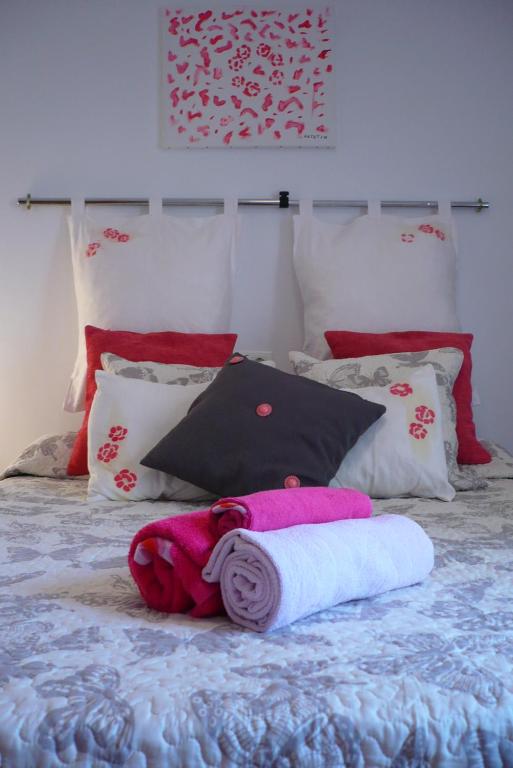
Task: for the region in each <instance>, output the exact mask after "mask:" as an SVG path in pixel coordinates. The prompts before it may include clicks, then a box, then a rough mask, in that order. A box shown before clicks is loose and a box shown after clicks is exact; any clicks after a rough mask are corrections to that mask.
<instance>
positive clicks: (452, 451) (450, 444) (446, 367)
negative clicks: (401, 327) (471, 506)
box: [289, 347, 487, 491]
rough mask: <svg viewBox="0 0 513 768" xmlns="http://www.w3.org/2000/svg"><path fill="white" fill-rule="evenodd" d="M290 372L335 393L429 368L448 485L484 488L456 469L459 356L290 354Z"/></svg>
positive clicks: (470, 473) (445, 351) (451, 352)
mask: <svg viewBox="0 0 513 768" xmlns="http://www.w3.org/2000/svg"><path fill="white" fill-rule="evenodd" d="M289 358H290V361H291V363H292V365H293V368H294V372H295V373H296V374H298V375H300V376H306V377H307V378H311V379H314V380H315V381H320V382H322V383H323V384H328V386H330V387H336V388H337V389H342V388H348V389H354V388H357V387H369V386H380V387H385V386H388V385H390V384H391V383H392V382H393V381H397V380H398V379H401V378H404V377H407V376H408V375H409V373H411V371H413V370H415V369H416V368H422V367H424V366H426V365H432V366H433V368H434V369H435V374H436V383H437V386H438V397H439V398H440V404H441V406H442V430H443V438H444V447H445V457H446V461H447V468H448V472H449V482H450V483H451V485H453V486H454V488H455V489H456V490H457V491H470V490H472V491H474V490H480V489H482V488H486V486H487V483H486V481H485V480H484V479H483V478H482V477H480V476H478V475H477V473H476V472H475V471H474V469H472V468H471V467H459V466H458V464H457V461H456V457H457V455H458V438H457V436H456V405H455V402H454V398H453V396H452V390H453V387H454V382H455V381H456V378H457V376H458V373H459V371H460V368H461V365H462V362H463V353H462V352H461V350H459V349H454V348H453V347H444V348H442V349H430V350H425V351H421V352H400V353H396V354H389V355H369V356H367V357H352V358H347V359H344V360H333V359H332V360H317V359H316V358H314V357H310V356H309V355H306V354H304V353H303V352H290V354H289Z"/></svg>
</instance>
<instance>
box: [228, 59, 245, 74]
mask: <svg viewBox="0 0 513 768" xmlns="http://www.w3.org/2000/svg"><path fill="white" fill-rule="evenodd" d="M228 66H229V67H230V69H232V70H233V71H234V72H238V71H239V70H240V69H242V67H243V66H244V59H241V58H240V56H232V58H231V59H228Z"/></svg>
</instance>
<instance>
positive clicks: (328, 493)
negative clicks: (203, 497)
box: [210, 487, 372, 537]
mask: <svg viewBox="0 0 513 768" xmlns="http://www.w3.org/2000/svg"><path fill="white" fill-rule="evenodd" d="M371 515H372V501H371V500H370V498H369V497H368V496H367V495H366V494H365V493H362V492H361V491H356V490H353V489H352V488H325V487H313V488H283V489H279V490H274V491H259V492H258V493H252V494H250V495H249V496H234V497H229V498H225V499H220V500H219V501H217V502H216V503H215V504H213V505H212V506H211V507H210V519H211V529H212V531H214V532H215V533H216V535H217V536H218V537H220V536H224V534H225V533H228V531H233V530H234V528H245V529H246V530H249V531H276V530H279V529H280V528H290V526H291V525H302V524H303V523H332V522H334V521H335V520H352V519H355V518H362V517H370V516H371Z"/></svg>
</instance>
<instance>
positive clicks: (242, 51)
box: [236, 45, 251, 60]
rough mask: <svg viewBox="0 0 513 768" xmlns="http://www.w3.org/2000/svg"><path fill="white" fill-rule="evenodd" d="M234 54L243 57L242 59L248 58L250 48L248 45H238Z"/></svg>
mask: <svg viewBox="0 0 513 768" xmlns="http://www.w3.org/2000/svg"><path fill="white" fill-rule="evenodd" d="M236 54H237V56H238V57H239V59H244V60H246V59H249V57H250V56H251V48H250V47H249V45H240V46H239V47H238V48H237V51H236Z"/></svg>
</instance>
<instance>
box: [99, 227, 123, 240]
mask: <svg viewBox="0 0 513 768" xmlns="http://www.w3.org/2000/svg"><path fill="white" fill-rule="evenodd" d="M120 234H121V233H120V232H118V230H117V229H112V228H111V227H108V228H107V229H104V230H103V236H104V237H106V238H108V239H109V240H117V239H118V237H119V235H120Z"/></svg>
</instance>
